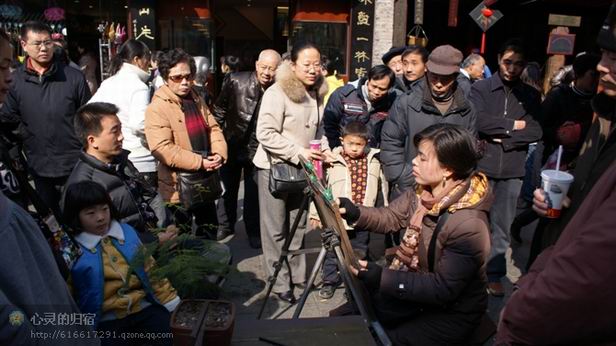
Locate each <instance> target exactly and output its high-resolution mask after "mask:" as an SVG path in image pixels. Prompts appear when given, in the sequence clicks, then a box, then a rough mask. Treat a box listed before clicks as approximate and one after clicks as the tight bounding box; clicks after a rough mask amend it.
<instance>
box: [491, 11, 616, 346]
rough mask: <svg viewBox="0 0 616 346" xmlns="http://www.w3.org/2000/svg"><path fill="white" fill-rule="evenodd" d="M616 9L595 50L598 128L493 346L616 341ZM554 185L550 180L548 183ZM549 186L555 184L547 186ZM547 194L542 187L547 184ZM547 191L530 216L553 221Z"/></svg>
mask: <svg viewBox="0 0 616 346" xmlns="http://www.w3.org/2000/svg"><path fill="white" fill-rule="evenodd" d="M615 29H616V4H614V5H612V6H611V8H610V11H609V14H608V16H607V19H606V21H605V23H604V24H603V27H602V28H601V30H600V31H599V37H598V40H597V43H598V44H599V46H600V47H601V48H602V50H603V51H602V57H601V61H600V62H599V64H598V65H597V70H598V71H599V74H600V82H599V83H600V87H601V92H600V93H599V94H598V95H596V96H595V97H594V99H593V101H592V106H593V110H594V111H595V120H594V121H593V124H592V125H591V128H590V130H589V133H588V135H587V137H586V141H585V143H584V145H583V147H582V148H583V149H582V151H581V152H580V156H579V157H578V162H577V165H576V168H575V170H574V172H573V176H574V179H575V180H574V181H573V184H572V185H571V187H570V189H569V198H565V199H564V201H563V207H564V208H563V209H562V211H561V214H560V217H559V218H557V219H553V220H552V219H551V220H550V221H551V222H550V223H549V224H548V226H547V227H546V228H545V231H544V236H547V238H545V237H544V239H545V240H547V241H549V242H547V243H545V244H542V245H544V246H546V245H548V244H549V243H550V242H551V243H553V244H554V245H550V246H549V247H547V248H545V250H544V251H543V252H542V253H541V254H540V255H539V256H538V257H537V259H536V260H535V261H534V263H533V264H532V266H531V267H530V269H529V270H528V273H527V274H526V275H524V276H523V277H522V278H521V279H520V280H518V282H517V283H516V286H517V287H518V289H517V290H516V291H514V293H513V294H512V295H511V297H510V298H509V301H508V302H507V305H506V306H505V307H504V308H503V310H502V313H501V318H500V321H499V326H498V332H497V335H496V342H495V343H494V344H495V345H545V344H551V345H552V344H553V345H560V344H567V345H600V344H610V343H613V342H614V340H616V332H615V330H616V329H615V328H614V311H615V310H616V299H614V298H613V292H614V291H615V290H616V267H615V266H614V262H616V252H615V251H614V248H615V247H616V232H614V214H615V213H616V163H615V159H616V132H615V131H613V129H614V125H615V124H616V122H615V120H616V111H615V110H616V30H615ZM544 178H548V179H546V180H548V181H549V178H551V177H550V176H545V177H544ZM550 184H551V182H550ZM544 186H545V183H544ZM549 194H550V191H544V189H537V190H535V194H534V201H533V202H534V205H533V209H534V210H535V211H536V212H537V213H538V214H539V215H541V216H547V215H549V208H551V207H552V208H553V206H550V204H549V203H548V200H549V198H550V196H549Z"/></svg>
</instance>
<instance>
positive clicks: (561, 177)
mask: <svg viewBox="0 0 616 346" xmlns="http://www.w3.org/2000/svg"><path fill="white" fill-rule="evenodd" d="M541 178H542V179H548V180H558V181H562V182H568V183H571V182H573V179H574V178H573V175H571V174H569V173H567V172H563V171H557V170H555V169H546V170H543V171H541Z"/></svg>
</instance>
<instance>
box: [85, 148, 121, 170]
mask: <svg viewBox="0 0 616 346" xmlns="http://www.w3.org/2000/svg"><path fill="white" fill-rule="evenodd" d="M128 154H130V151H128V150H125V149H122V152H121V153H120V154H119V155H118V156H116V157H115V158H114V159H113V162H112V163H110V164H107V163H104V162H103V161H100V160H99V159H97V158H96V157H94V156H92V155H90V154H88V153H87V152H85V151H82V152H81V155H80V157H79V158H80V159H81V161H83V162H84V163H86V164H87V165H89V166H91V167H93V168H94V169H98V170H101V171H103V172H107V173H109V174H113V175H118V172H120V171H122V170H123V169H124V167H125V166H126V163H127V161H128Z"/></svg>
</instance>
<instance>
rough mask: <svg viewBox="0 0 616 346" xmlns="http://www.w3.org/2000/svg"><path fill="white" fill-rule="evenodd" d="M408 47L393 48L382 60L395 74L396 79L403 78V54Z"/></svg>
mask: <svg viewBox="0 0 616 346" xmlns="http://www.w3.org/2000/svg"><path fill="white" fill-rule="evenodd" d="M405 49H406V47H404V46H403V47H391V48H389V50H388V51H387V53H385V54H383V57H382V58H381V59H382V60H383V64H385V65H387V67H389V68H390V69H391V70H392V71H394V73H395V74H396V77H400V76H402V73H403V72H402V53H403V52H404V50H405Z"/></svg>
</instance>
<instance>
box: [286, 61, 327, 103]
mask: <svg viewBox="0 0 616 346" xmlns="http://www.w3.org/2000/svg"><path fill="white" fill-rule="evenodd" d="M324 80H325V79H324V78H323V76H322V75H321V76H320V77H319V78H318V79H317V82H316V84H315V87H316V88H317V90H318V91H319V103H320V104H323V98H324V97H325V95H326V94H327V90H328V87H327V83H324ZM276 82H277V83H278V84H279V85H280V87H281V88H282V91H284V93H285V94H286V95H287V97H289V99H291V101H293V102H295V103H302V102H304V99H305V98H306V97H307V95H308V94H307V93H306V88H305V87H304V84H303V83H302V82H301V81H300V80H299V79H297V77H295V72H293V69H291V62H290V61H284V62H283V63H282V64H280V66H278V69H277V70H276Z"/></svg>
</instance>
